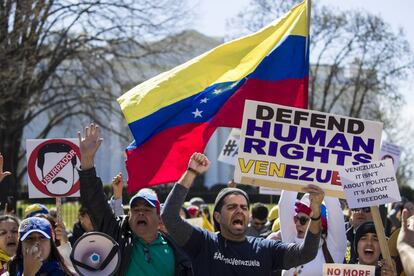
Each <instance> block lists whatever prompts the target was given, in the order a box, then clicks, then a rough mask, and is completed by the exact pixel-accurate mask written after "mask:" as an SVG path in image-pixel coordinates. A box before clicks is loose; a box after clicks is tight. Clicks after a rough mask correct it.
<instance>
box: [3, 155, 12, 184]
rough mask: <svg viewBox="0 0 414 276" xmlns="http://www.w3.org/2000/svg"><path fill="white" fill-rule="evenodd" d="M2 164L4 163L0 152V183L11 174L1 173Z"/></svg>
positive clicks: (7, 172)
mask: <svg viewBox="0 0 414 276" xmlns="http://www.w3.org/2000/svg"><path fill="white" fill-rule="evenodd" d="M3 163H4V159H3V155H2V154H1V152H0V182H2V181H3V179H4V178H5V177H6V176H8V175H11V172H9V171H3Z"/></svg>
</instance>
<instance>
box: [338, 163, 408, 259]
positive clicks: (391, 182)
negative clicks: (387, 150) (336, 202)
mask: <svg viewBox="0 0 414 276" xmlns="http://www.w3.org/2000/svg"><path fill="white" fill-rule="evenodd" d="M340 176H341V181H342V185H343V188H344V191H345V196H346V200H347V202H348V206H349V207H350V208H363V207H371V215H372V219H373V221H374V224H375V231H376V232H377V237H378V241H379V243H380V248H381V253H382V256H383V258H384V259H385V260H386V261H387V262H391V255H390V252H389V249H388V246H387V241H386V238H385V232H384V225H383V224H382V220H381V216H380V212H379V208H378V206H379V205H381V204H385V203H391V202H396V201H401V195H400V190H399V188H398V184H397V180H396V177H395V171H394V166H393V164H392V160H391V159H384V160H380V161H377V162H373V163H370V164H363V165H358V166H354V167H345V168H341V169H340Z"/></svg>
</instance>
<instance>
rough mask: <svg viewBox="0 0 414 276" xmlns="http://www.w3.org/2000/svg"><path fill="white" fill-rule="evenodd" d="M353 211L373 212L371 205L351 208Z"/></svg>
mask: <svg viewBox="0 0 414 276" xmlns="http://www.w3.org/2000/svg"><path fill="white" fill-rule="evenodd" d="M351 211H352V212H355V213H358V212H363V213H371V208H370V207H364V208H353V209H351Z"/></svg>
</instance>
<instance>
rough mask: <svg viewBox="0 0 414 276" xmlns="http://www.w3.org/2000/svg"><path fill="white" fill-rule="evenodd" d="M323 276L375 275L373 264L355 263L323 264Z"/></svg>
mask: <svg viewBox="0 0 414 276" xmlns="http://www.w3.org/2000/svg"><path fill="white" fill-rule="evenodd" d="M323 276H375V266H373V265H357V264H323Z"/></svg>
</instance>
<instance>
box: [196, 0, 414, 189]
mask: <svg viewBox="0 0 414 276" xmlns="http://www.w3.org/2000/svg"><path fill="white" fill-rule="evenodd" d="M278 1H283V0H278ZM319 1H320V2H321V3H322V4H324V5H328V6H331V7H335V8H337V9H339V10H349V9H362V10H368V11H369V12H371V13H373V14H375V15H378V16H380V17H382V18H383V19H384V21H385V22H387V23H389V24H390V25H391V26H392V27H393V28H394V30H398V29H399V28H402V29H403V30H404V32H405V34H406V38H407V40H408V41H409V43H410V45H411V50H412V52H414V19H413V15H412V11H413V10H414V1H410V0H392V1H389V0H319ZM249 2H250V0H198V5H197V6H196V10H197V11H198V14H197V19H196V21H195V24H194V25H193V28H194V29H195V30H197V31H199V32H201V33H204V34H206V35H210V36H225V35H227V34H228V33H230V32H229V30H228V29H227V28H226V20H228V19H229V18H232V17H234V16H235V15H237V14H238V13H239V12H240V11H242V10H243V8H245V7H246V6H247V5H248V4H249ZM399 91H400V92H401V93H402V95H403V96H404V98H405V101H406V105H405V106H404V108H403V110H402V111H401V116H402V117H403V118H404V120H405V121H408V122H413V121H414V74H413V76H411V77H409V78H408V80H407V81H405V82H404V83H402V84H401V85H400V88H399ZM410 124H411V125H413V124H412V123H410ZM412 128H413V129H414V126H413V127H412ZM410 184H411V186H412V187H413V188H414V185H413V184H414V180H412V181H411V183H410Z"/></svg>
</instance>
